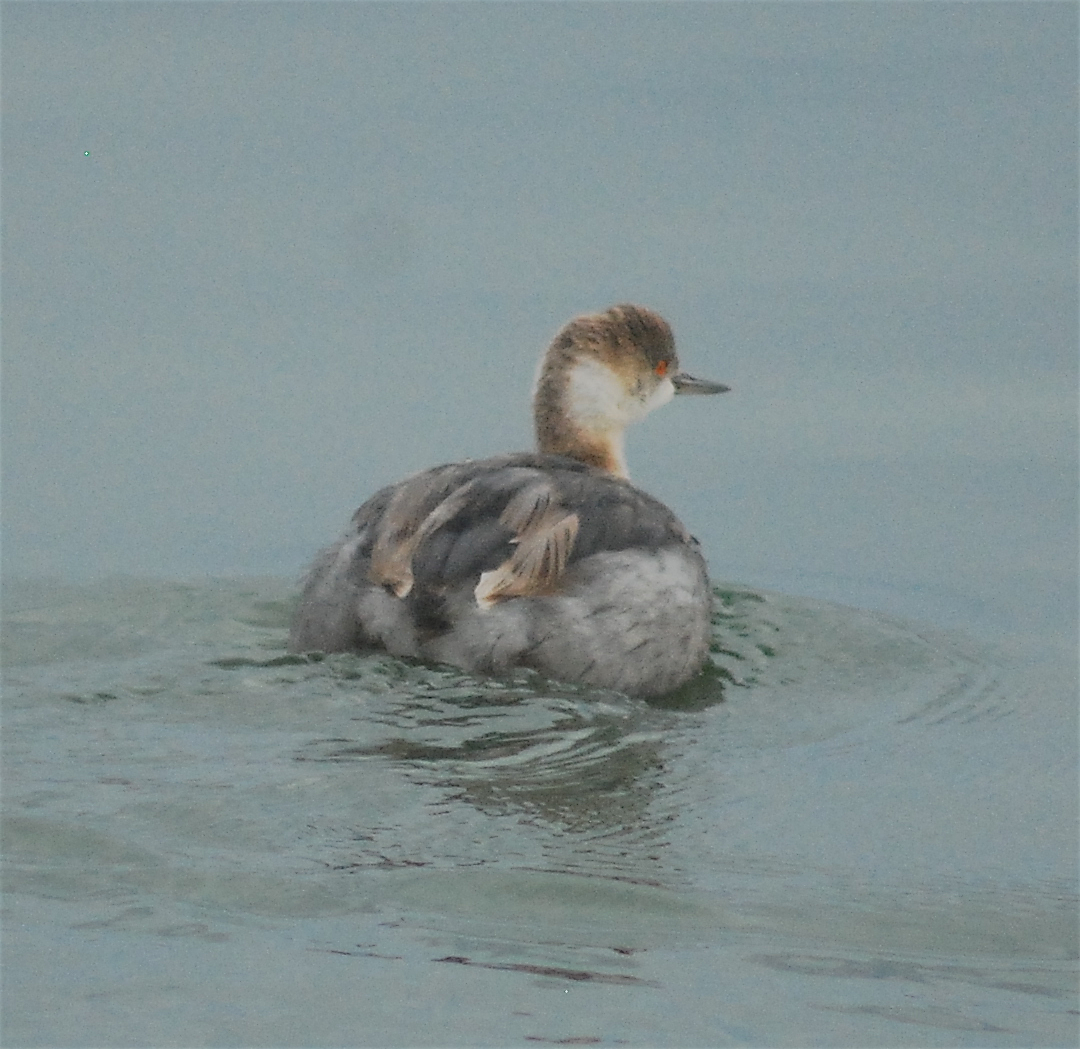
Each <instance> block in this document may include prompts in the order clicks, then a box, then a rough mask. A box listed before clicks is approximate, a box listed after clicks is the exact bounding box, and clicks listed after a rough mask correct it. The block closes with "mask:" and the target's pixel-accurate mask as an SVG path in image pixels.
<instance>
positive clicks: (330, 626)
mask: <svg viewBox="0 0 1080 1049" xmlns="http://www.w3.org/2000/svg"><path fill="white" fill-rule="evenodd" d="M726 389H727V387H726V386H721V385H720V384H719V383H713V382H708V381H705V380H701V379H695V378H693V377H692V376H689V375H686V374H685V373H683V372H680V371H679V370H678V359H677V357H676V354H675V342H674V339H673V338H672V335H671V329H670V328H669V327H668V325H667V322H666V321H664V319H663V318H662V317H660V316H658V315H657V314H655V313H653V312H652V311H650V310H646V309H644V308H643V307H641V306H614V307H612V308H611V309H610V310H608V311H607V312H606V313H602V314H595V315H591V316H587V317H578V318H576V319H575V320H573V321H571V322H570V323H569V324H567V325H566V327H565V328H563V330H562V331H561V332H560V333H559V334H558V335H557V336H556V338H555V340H554V342H553V343H552V344H551V346H550V348H549V349H548V351H547V353H546V354H545V357H544V359H543V361H542V364H541V368H540V373H539V376H538V380H537V388H536V392H535V395H534V399H533V412H534V420H535V423H536V433H537V444H538V447H539V451H538V452H536V453H531V452H522V453H519V454H516V455H505V456H499V457H497V458H494V459H484V460H480V461H477V462H471V461H470V462H464V463H452V464H449V465H447V466H440V467H436V468H435V469H433V470H427V471H425V472H424V473H420V474H416V475H415V476H413V477H410V478H406V480H404V481H401V482H400V483H398V484H395V485H390V486H389V487H387V488H383V489H382V490H381V491H379V492H377V493H376V494H375V495H373V496H372V497H371V498H370V499H369V500H368V501H367V502H366V503H364V505H363V506H361V507H360V509H359V510H357V511H356V513H355V514H354V515H353V519H352V523H351V525H350V527H349V530H348V531H347V532H346V533H345V535H344V536H342V537H341V539H339V540H338V541H337V542H336V543H334V544H333V545H332V546H330V547H327V548H326V549H325V550H323V551H322V552H321V553H320V554H319V555H318V557H317V558H316V560H315V563H314V565H313V566H312V568H311V570H310V572H309V573H308V577H307V580H306V582H305V584H304V588H303V593H302V594H301V597H300V603H299V605H298V607H297V610H296V614H295V618H294V620H293V624H292V630H291V632H290V635H289V647H290V648H291V649H292V650H293V651H296V652H304V651H312V650H321V651H323V652H343V651H362V650H365V649H372V648H381V649H385V650H386V651H388V652H390V653H392V654H393V655H397V656H407V657H412V658H415V659H422V660H427V661H432V662H444V663H452V664H454V665H456V666H460V667H464V668H465V669H467V670H470V671H474V672H481V673H499V672H501V671H505V670H507V669H508V668H510V667H515V666H525V667H532V668H534V669H536V670H538V671H540V672H541V673H542V674H544V675H546V676H548V677H552V678H558V679H560V680H564V681H580V682H584V683H586V684H591V685H598V686H601V687H606V688H613V689H618V690H620V691H622V692H628V693H632V694H636V695H657V694H660V693H663V692H668V691H670V690H672V689H674V688H677V687H678V686H679V685H681V684H683V683H684V682H686V681H688V680H689V679H690V678H691V677H693V676H694V675H695V674H697V673H698V672H699V671H700V669H701V667H702V664H703V663H704V661H705V659H706V655H707V653H708V646H709V635H710V612H711V594H710V590H709V581H708V577H707V574H706V571H705V561H704V559H703V558H702V556H701V552H700V549H699V547H698V544H697V541H696V540H695V539H694V538H693V537H692V536H690V535H689V534H688V533H687V531H686V529H685V528H684V527H683V526H682V524H681V523H680V522H679V520H678V518H676V517H675V515H674V514H673V513H672V512H671V511H670V510H669V509H668V508H667V507H666V506H664V505H663V503H661V502H659V501H657V500H656V499H653V498H652V497H651V496H649V495H646V494H645V493H644V492H642V491H641V490H640V489H638V488H635V487H634V486H633V485H632V484H630V482H629V481H628V480H627V479H626V476H627V471H626V463H625V460H624V457H623V450H622V449H623V431H624V429H625V428H626V426H627V425H629V424H630V423H632V422H634V421H636V420H637V419H640V418H642V417H643V416H644V415H645V414H646V413H648V412H649V411H652V410H653V409H654V408H657V407H659V406H660V405H662V404H665V403H667V401H669V400H670V399H671V398H672V397H673V396H674V395H675V394H677V393H720V392H723V391H724V390H726Z"/></svg>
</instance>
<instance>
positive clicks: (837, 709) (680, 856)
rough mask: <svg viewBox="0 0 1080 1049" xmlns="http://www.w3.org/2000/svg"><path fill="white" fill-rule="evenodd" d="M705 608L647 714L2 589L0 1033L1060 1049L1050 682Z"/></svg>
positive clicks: (1069, 863)
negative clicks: (684, 671) (708, 639)
mask: <svg viewBox="0 0 1080 1049" xmlns="http://www.w3.org/2000/svg"><path fill="white" fill-rule="evenodd" d="M717 595H718V601H717V614H716V617H715V644H714V651H713V665H712V666H711V667H710V671H709V673H708V674H707V675H706V676H705V677H704V678H703V679H702V680H701V681H699V682H696V683H695V684H694V685H693V686H691V687H689V688H687V689H685V690H684V691H683V692H681V693H679V694H676V695H675V696H673V697H670V698H669V699H666V700H664V701H660V702H653V703H649V702H645V701H641V700H633V699H628V698H626V697H624V696H622V695H619V694H617V693H608V692H599V691H596V690H590V689H585V688H576V687H571V686H565V685H554V684H552V683H550V682H547V681H544V680H542V679H540V678H538V677H536V676H535V675H533V674H531V673H528V672H522V673H520V674H517V675H515V676H512V677H510V678H507V679H501V680H493V679H482V678H473V677H470V676H468V675H465V674H463V673H461V672H459V671H456V670H453V669H447V668H438V667H436V668H433V667H425V666H420V665H413V664H409V663H404V662H402V661H400V660H394V659H390V658H389V657H386V656H384V655H365V656H333V657H329V658H323V659H308V658H298V657H293V656H290V655H288V654H286V653H285V651H284V640H285V632H286V625H287V620H288V614H289V607H290V602H291V600H292V596H293V588H292V587H291V586H290V585H289V584H287V583H284V582H280V581H277V580H272V579H269V580H268V579H245V580H233V581H228V582H216V583H214V582H209V583H200V584H192V585H182V584H174V583H160V582H146V581H138V580H119V581H112V582H109V583H104V584H94V585H87V586H80V587H71V586H60V585H53V584H41V583H34V584H18V585H12V586H9V587H8V588H7V590H6V592H5V613H6V623H5V630H4V641H5V646H6V647H5V667H6V680H5V690H4V691H5V714H4V747H5V750H4V832H3V833H4V843H3V844H4V855H5V859H6V866H5V874H4V886H5V896H6V904H5V912H4V942H3V949H4V959H3V960H4V973H5V979H4V988H3V990H4V1002H3V1004H4V1012H3V1025H4V1029H3V1038H4V1044H6V1045H12V1046H14V1045H50V1046H60V1045H102V1046H104V1045H296V1046H311V1045H346V1044H348V1045H424V1044H428V1045H434V1044H438V1045H450V1044H457V1045H463V1044H474V1045H508V1044H523V1043H526V1042H528V1043H534V1042H535V1043H549V1044H580V1045H591V1044H596V1045H605V1044H612V1045H706V1044H707V1045H808V1044H819V1045H860V1046H871V1045H881V1046H896V1045H919V1046H924V1045H964V1046H968V1045H971V1046H983V1045H995V1046H996V1045H1002V1046H1006V1045H1007V1046H1013V1045H1015V1046H1031V1045H1073V1044H1075V1043H1076V1039H1077V1034H1078V1030H1077V1012H1076V1004H1077V1002H1076V976H1075V956H1076V944H1077V925H1076V913H1077V912H1076V892H1075V890H1076V840H1075V839H1076V832H1075V829H1076V797H1077V793H1076V768H1075V756H1076V716H1075V682H1074V681H1073V680H1072V679H1071V676H1070V668H1069V666H1068V664H1067V662H1063V663H1062V664H1061V665H1060V666H1056V665H1048V664H1045V663H1044V664H1042V665H1038V666H1035V665H1024V664H1021V663H1017V662H1010V661H1009V660H1008V659H1006V658H1005V657H1004V656H1003V655H1002V654H1001V653H1000V652H999V651H997V650H995V649H993V648H989V647H987V646H985V645H983V644H981V643H977V642H974V641H972V640H970V639H968V638H966V637H964V636H962V635H958V634H947V633H943V632H941V631H938V630H935V629H933V628H930V627H925V626H923V625H919V624H912V623H909V622H901V621H898V620H895V619H892V618H888V617H885V616H882V615H878V614H872V613H867V612H860V611H856V610H854V609H850V608H845V607H842V606H838V605H832V604H827V603H823V602H819V601H812V600H808V599H798V598H793V597H788V596H783V595H780V594H774V593H764V592H758V591H752V590H749V589H746V588H740V587H734V586H731V587H720V588H718V590H717Z"/></svg>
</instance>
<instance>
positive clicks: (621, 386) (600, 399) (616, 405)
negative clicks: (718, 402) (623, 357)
mask: <svg viewBox="0 0 1080 1049" xmlns="http://www.w3.org/2000/svg"><path fill="white" fill-rule="evenodd" d="M674 396H675V387H674V385H673V384H672V382H671V380H670V379H667V378H665V379H660V380H658V381H657V382H656V384H655V385H652V386H651V388H646V387H645V385H644V384H638V386H637V388H636V389H635V388H630V387H628V386H627V384H626V382H625V381H624V379H623V378H622V376H620V375H619V374H617V373H616V372H614V371H612V370H611V368H609V367H608V366H607V365H605V364H604V363H603V362H601V361H598V360H596V359H595V358H594V357H582V358H579V359H578V360H576V361H575V362H574V364H573V365H572V366H571V368H570V374H569V376H568V378H567V384H566V398H565V400H564V402H563V404H564V409H565V411H566V414H567V417H568V420H567V421H568V422H569V423H570V424H571V425H573V426H575V427H577V428H578V429H580V430H582V431H584V432H585V433H587V434H589V435H590V436H592V437H594V438H596V439H599V440H602V441H603V442H604V443H605V444H607V445H608V447H609V448H610V449H611V453H612V457H613V458H614V460H615V462H616V463H617V464H618V467H619V469H618V471H617V472H618V474H619V475H620V476H622V477H629V472H628V470H627V467H626V456H625V453H624V451H623V433H624V431H625V430H626V427H627V426H629V425H630V423H634V422H637V421H638V420H639V419H644V418H645V416H646V415H648V414H649V412H651V411H653V409H655V408H659V407H661V405H664V404H667V403H668V401H670V400H671V399H672V397H674Z"/></svg>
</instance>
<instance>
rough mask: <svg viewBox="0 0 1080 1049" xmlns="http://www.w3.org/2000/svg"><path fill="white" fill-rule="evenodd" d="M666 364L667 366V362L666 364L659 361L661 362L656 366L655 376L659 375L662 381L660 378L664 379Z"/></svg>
mask: <svg viewBox="0 0 1080 1049" xmlns="http://www.w3.org/2000/svg"><path fill="white" fill-rule="evenodd" d="M667 364H668V362H667V361H661V362H660V363H659V364H658V365H657V366H656V374H657V375H659V376H660V378H661V379H662V378H663V377H664V376H665V375H667Z"/></svg>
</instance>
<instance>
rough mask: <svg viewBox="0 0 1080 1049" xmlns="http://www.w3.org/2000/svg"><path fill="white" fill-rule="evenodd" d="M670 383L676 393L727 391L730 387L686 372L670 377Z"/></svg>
mask: <svg viewBox="0 0 1080 1049" xmlns="http://www.w3.org/2000/svg"><path fill="white" fill-rule="evenodd" d="M671 382H672V385H674V387H675V392H676V393H727V392H728V390H730V389H731V387H730V386H725V385H724V384H723V383H720V382H710V381H709V380H708V379H695V378H694V377H693V376H692V375H687V374H686V372H678V373H677V374H675V375H673V376H672V377H671Z"/></svg>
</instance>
